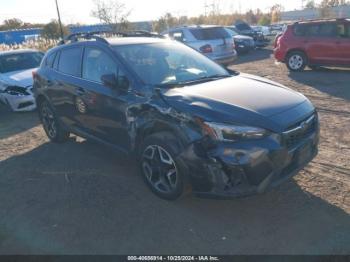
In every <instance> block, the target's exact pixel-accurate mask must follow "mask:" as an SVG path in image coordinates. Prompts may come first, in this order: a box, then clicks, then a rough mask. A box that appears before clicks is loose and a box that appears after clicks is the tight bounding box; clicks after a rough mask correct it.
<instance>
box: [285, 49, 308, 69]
mask: <svg viewBox="0 0 350 262" xmlns="http://www.w3.org/2000/svg"><path fill="white" fill-rule="evenodd" d="M286 64H287V67H288V69H289V70H290V71H293V72H301V71H303V70H304V69H305V67H306V65H307V57H306V55H305V54H304V53H303V52H300V51H293V52H290V53H289V54H288V56H287V59H286Z"/></svg>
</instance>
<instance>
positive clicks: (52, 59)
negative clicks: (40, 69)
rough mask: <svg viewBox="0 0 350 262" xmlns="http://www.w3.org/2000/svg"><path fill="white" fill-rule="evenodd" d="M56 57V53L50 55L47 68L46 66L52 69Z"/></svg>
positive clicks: (46, 64)
mask: <svg viewBox="0 0 350 262" xmlns="http://www.w3.org/2000/svg"><path fill="white" fill-rule="evenodd" d="M55 57H56V52H54V53H52V54H50V55H49V56H48V57H47V58H46V61H45V66H46V67H49V68H52V66H53V62H54V61H55Z"/></svg>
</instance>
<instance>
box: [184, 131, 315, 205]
mask: <svg viewBox="0 0 350 262" xmlns="http://www.w3.org/2000/svg"><path fill="white" fill-rule="evenodd" d="M318 141H319V128H318V127H317V130H316V131H315V132H314V133H312V134H310V135H309V136H307V137H305V138H304V139H303V140H302V141H300V142H299V143H298V144H297V145H295V146H294V147H292V148H287V147H285V146H282V145H281V142H280V141H278V138H276V137H267V138H265V139H263V140H259V141H245V142H240V143H222V144H220V145H217V146H216V147H215V148H214V149H212V150H210V151H208V152H207V153H206V156H207V157H203V156H200V155H199V154H198V151H199V150H198V149H196V148H195V146H193V147H192V148H191V149H189V150H190V151H191V150H192V151H191V152H187V153H186V154H185V155H187V156H192V157H191V159H186V160H185V161H186V163H188V166H189V174H190V180H191V183H192V187H193V191H194V192H195V194H196V195H198V196H201V197H210V198H223V199H225V198H235V197H241V196H247V195H252V194H258V193H263V192H265V191H267V190H269V189H270V188H273V187H275V186H277V185H279V184H281V183H282V182H284V181H285V180H288V179H289V178H291V177H293V176H294V175H296V174H297V173H298V172H299V171H300V170H301V169H303V168H304V167H305V166H306V165H307V164H308V163H309V162H310V161H311V160H312V159H313V158H314V157H315V156H316V155H317V153H318Z"/></svg>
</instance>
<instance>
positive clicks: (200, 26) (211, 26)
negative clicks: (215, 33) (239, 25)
mask: <svg viewBox="0 0 350 262" xmlns="http://www.w3.org/2000/svg"><path fill="white" fill-rule="evenodd" d="M216 27H224V26H221V25H183V26H178V27H173V28H170V29H169V31H172V30H176V29H185V28H190V29H194V28H198V29H201V28H216Z"/></svg>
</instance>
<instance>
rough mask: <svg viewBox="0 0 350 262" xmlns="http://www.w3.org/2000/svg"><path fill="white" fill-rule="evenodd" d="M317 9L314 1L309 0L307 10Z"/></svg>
mask: <svg viewBox="0 0 350 262" xmlns="http://www.w3.org/2000/svg"><path fill="white" fill-rule="evenodd" d="M315 8H316V4H315V1H314V0H309V1H308V2H307V3H306V5H305V9H315Z"/></svg>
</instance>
